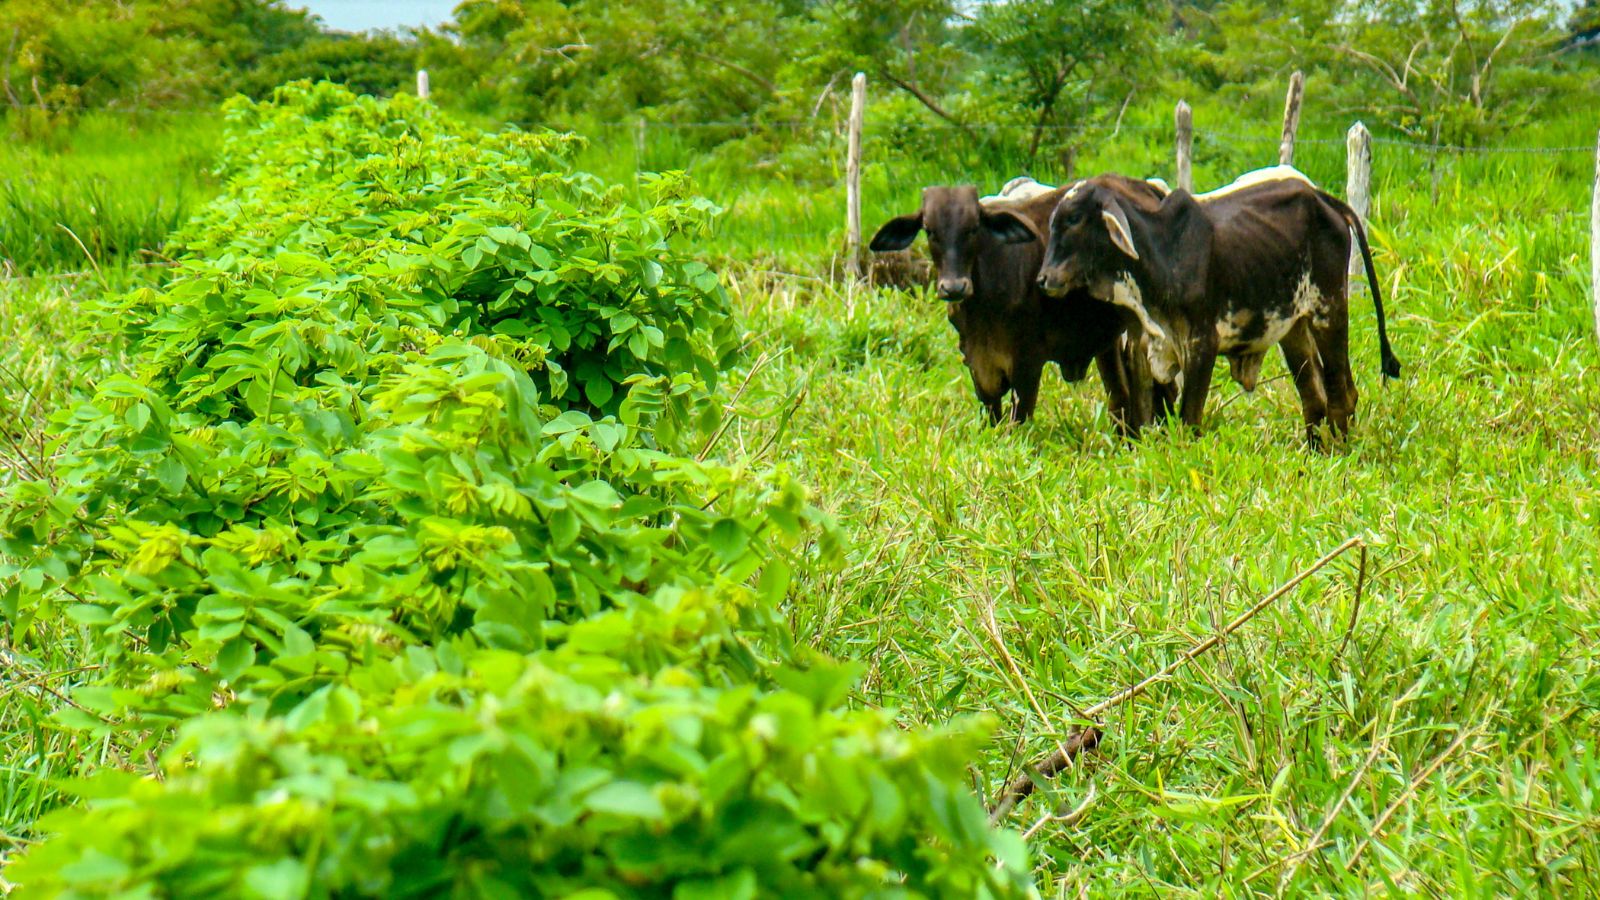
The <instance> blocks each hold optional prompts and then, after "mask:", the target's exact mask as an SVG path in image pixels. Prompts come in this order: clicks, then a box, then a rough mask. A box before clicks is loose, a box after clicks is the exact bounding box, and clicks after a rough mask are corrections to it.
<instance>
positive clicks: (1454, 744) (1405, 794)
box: [1344, 728, 1474, 872]
mask: <svg viewBox="0 0 1600 900" xmlns="http://www.w3.org/2000/svg"><path fill="white" fill-rule="evenodd" d="M1473 732H1474V729H1470V728H1463V729H1461V733H1460V734H1457V735H1456V739H1455V740H1453V741H1451V742H1450V746H1448V747H1446V748H1444V752H1443V753H1440V754H1439V755H1438V756H1435V757H1434V758H1433V762H1430V763H1428V765H1427V767H1426V768H1424V769H1423V770H1422V771H1421V772H1420V773H1418V774H1417V777H1415V778H1413V779H1411V783H1410V784H1407V785H1406V789H1405V790H1403V791H1401V792H1400V796H1399V797H1396V798H1395V800H1394V802H1393V803H1391V804H1389V805H1388V806H1387V807H1385V808H1384V810H1383V812H1382V813H1380V814H1379V815H1378V819H1377V821H1375V822H1373V823H1372V829H1371V830H1370V831H1368V832H1367V836H1366V837H1364V838H1362V839H1361V843H1360V844H1358V845H1357V846H1356V851H1355V852H1354V853H1352V854H1350V859H1349V861H1348V862H1346V863H1345V864H1344V870H1345V871H1346V872H1348V871H1350V870H1351V869H1353V868H1355V864H1356V862H1357V861H1359V860H1360V859H1361V854H1362V853H1363V852H1364V851H1365V850H1366V849H1367V848H1368V847H1370V846H1372V842H1373V841H1375V840H1377V839H1378V835H1379V834H1380V833H1381V832H1382V831H1383V826H1385V825H1387V824H1389V819H1390V818H1392V817H1393V816H1394V814H1395V813H1396V812H1398V811H1399V809H1400V807H1402V806H1405V805H1406V801H1408V800H1410V799H1411V797H1412V795H1413V794H1415V793H1416V792H1417V788H1419V787H1421V786H1422V784H1423V782H1425V781H1427V780H1428V779H1429V778H1432V777H1433V773H1434V772H1437V771H1439V767H1440V766H1442V765H1444V762H1445V760H1447V759H1449V758H1450V757H1451V756H1452V755H1453V754H1454V753H1455V752H1456V751H1457V750H1459V749H1461V745H1462V744H1464V743H1466V740H1467V738H1468V737H1470V736H1471V735H1472V734H1473Z"/></svg>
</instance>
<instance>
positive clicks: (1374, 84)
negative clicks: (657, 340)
mask: <svg viewBox="0 0 1600 900" xmlns="http://www.w3.org/2000/svg"><path fill="white" fill-rule="evenodd" d="M0 53H3V56H0V80H3V94H4V96H3V98H0V100H3V101H4V103H5V104H8V105H9V106H10V107H12V108H14V109H21V108H24V107H35V108H38V107H43V108H47V109H52V110H56V111H71V110H77V109H86V108H96V107H115V106H131V107H144V106H163V105H174V104H182V103H195V102H200V101H209V100H212V99H215V98H218V97H221V96H226V95H229V94H232V93H235V92H242V93H245V94H247V95H250V96H253V97H262V96H265V95H266V94H267V93H268V92H270V90H271V89H272V88H273V87H274V86H276V85H278V84H280V83H283V82H286V81H290V80H294V79H299V78H311V79H326V80H331V81H336V82H339V83H342V84H345V85H347V86H349V87H351V88H352V89H353V90H356V91H358V92H362V93H371V94H376V95H386V94H391V93H394V92H396V91H400V90H409V89H410V88H409V85H410V84H411V78H412V73H413V71H414V70H415V69H416V68H418V67H427V68H428V69H430V70H431V71H432V72H433V74H434V83H435V85H437V86H438V88H439V95H440V99H441V101H442V102H444V103H446V104H449V105H454V106H458V107H461V108H464V109H467V110H470V111H472V112H475V113H479V114H484V115H488V116H492V117H495V118H500V119H508V120H511V121H516V122H520V123H523V124H530V125H531V124H563V125H571V124H576V125H582V124H584V123H585V122H592V121H596V120H606V121H616V120H627V119H633V118H643V119H646V120H656V121H672V122H694V123H716V122H725V121H730V120H731V121H741V122H742V121H760V122H768V123H772V122H790V121H796V120H809V119H813V118H815V117H817V116H819V115H822V114H824V113H833V112H836V111H837V110H838V108H839V106H840V105H841V102H842V100H843V98H844V95H845V94H846V93H847V81H848V76H849V75H850V73H852V72H855V71H865V72H867V73H869V75H870V76H871V77H872V78H873V81H874V84H875V85H877V87H876V88H875V92H874V100H875V104H876V107H877V108H876V109H875V111H874V119H875V121H876V122H878V123H880V124H881V125H888V126H893V125H894V124H895V123H897V122H905V123H922V124H929V123H937V124H938V125H939V127H941V128H945V129H948V130H950V131H951V132H953V133H954V134H956V135H958V136H964V137H966V138H974V137H978V136H979V135H978V132H980V131H982V130H985V129H987V130H989V131H990V132H993V131H995V129H996V126H999V130H1000V131H1001V132H1003V133H1004V134H1005V135H1006V140H1008V141H1010V142H1011V143H1012V144H1013V145H1014V146H1015V147H1017V148H1019V149H1021V150H1023V151H1024V152H1026V153H1027V154H1028V155H1029V156H1030V157H1036V156H1037V155H1038V154H1040V153H1045V152H1057V151H1059V150H1061V149H1062V148H1065V147H1070V146H1072V145H1073V144H1074V143H1075V142H1078V141H1081V140H1082V137H1083V135H1084V134H1085V133H1087V132H1090V131H1093V130H1094V129H1096V128H1106V127H1111V126H1112V125H1114V123H1115V122H1117V121H1118V120H1119V118H1120V116H1121V115H1122V114H1123V112H1124V111H1125V110H1126V109H1127V108H1128V106H1129V104H1130V103H1131V102H1132V103H1137V102H1138V101H1140V100H1141V99H1145V98H1150V97H1153V96H1155V95H1157V94H1161V95H1171V94H1173V93H1177V92H1182V93H1185V94H1188V95H1191V96H1203V97H1207V98H1218V99H1220V100H1222V101H1224V102H1227V103H1229V104H1231V105H1234V106H1241V105H1242V106H1245V107H1249V108H1251V111H1252V112H1256V111H1258V110H1256V109H1255V106H1259V107H1260V108H1261V109H1260V110H1259V111H1265V110H1266V107H1267V106H1268V105H1270V104H1272V103H1276V102H1279V98H1280V97H1281V92H1282V81H1283V78H1284V76H1285V75H1286V74H1287V73H1288V72H1289V71H1290V70H1292V69H1296V68H1298V69H1302V70H1304V71H1305V72H1306V73H1307V75H1308V77H1310V78H1312V79H1314V82H1315V83H1316V84H1317V86H1318V87H1317V96H1318V103H1319V104H1320V105H1321V106H1322V108H1324V109H1327V110H1330V111H1335V112H1338V113H1340V114H1341V115H1342V116H1345V117H1361V118H1363V119H1365V120H1367V121H1368V122H1369V124H1372V125H1374V126H1376V127H1377V128H1379V129H1388V130H1390V131H1392V132H1395V133H1397V134H1400V135H1404V136H1408V137H1412V138H1415V139H1419V140H1431V141H1444V142H1450V143H1477V142H1481V141H1485V140H1491V139H1495V138H1498V137H1501V136H1503V135H1505V134H1507V133H1509V132H1511V131H1512V130H1514V129H1516V128H1517V127H1518V126H1519V125H1521V124H1523V123H1526V122H1527V121H1529V120H1530V119H1531V118H1533V117H1535V116H1537V115H1538V114H1539V112H1540V111H1541V109H1548V108H1552V106H1553V105H1555V104H1560V103H1561V102H1562V101H1563V100H1564V99H1570V100H1574V101H1576V100H1578V99H1579V98H1582V97H1584V96H1586V95H1587V94H1588V93H1589V92H1590V91H1592V89H1593V88H1594V86H1595V83H1596V80H1597V79H1596V73H1597V71H1600V65H1597V62H1600V2H1597V0H1586V2H1584V3H1582V4H1581V5H1578V6H1576V7H1574V6H1573V5H1572V4H1570V3H1569V2H1567V0H1421V2H1417V0H1283V2H1277V0H1274V2H1267V0H1221V2H1219V0H1082V2H1079V0H1010V2H1005V3H990V2H974V0H749V2H744V3H739V4H723V3H713V2H709V0H464V2H462V3H460V4H459V5H458V6H457V8H456V13H455V22H454V23H452V24H450V25H448V26H446V27H445V28H444V29H443V30H442V31H440V32H432V31H427V30H421V31H415V32H412V31H408V32H406V33H404V34H399V35H395V34H383V33H375V34H367V35H346V34H333V33H328V32H325V31H324V30H323V29H322V28H321V27H320V23H319V22H318V21H317V20H316V19H315V18H314V17H310V16H308V15H307V14H306V13H305V12H303V11H298V10H291V9H287V8H285V6H284V5H283V3H282V0H173V2H163V0H84V2H81V3H74V4H68V5H64V4H61V3H59V2H56V0H7V2H6V3H5V4H4V5H3V6H0ZM706 140H707V141H710V142H715V141H717V140H719V137H718V136H717V135H716V134H712V135H708V136H707V137H706Z"/></svg>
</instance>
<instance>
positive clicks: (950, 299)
mask: <svg viewBox="0 0 1600 900" xmlns="http://www.w3.org/2000/svg"><path fill="white" fill-rule="evenodd" d="M971 296H972V279H971V278H941V279H939V299H940V300H943V301H945V302H946V303H955V302H957V301H959V300H965V299H967V298H968V297H971Z"/></svg>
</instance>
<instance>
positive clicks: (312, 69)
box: [0, 0, 418, 119]
mask: <svg viewBox="0 0 1600 900" xmlns="http://www.w3.org/2000/svg"><path fill="white" fill-rule="evenodd" d="M417 50H418V45H417V43H416V41H415V40H414V39H412V38H411V37H410V36H398V35H393V34H384V33H373V34H362V35H352V34H343V33H336V32H328V31H325V30H324V29H323V28H322V26H321V23H320V22H319V21H318V20H317V19H316V18H315V17H313V16H310V15H309V14H307V13H306V12H305V11H304V10H298V9H288V8H285V7H284V6H283V4H282V3H281V2H280V0H76V2H72V3H61V2H59V0H5V2H4V3H0V108H4V109H7V110H8V111H9V113H10V114H11V115H12V116H16V117H31V118H33V119H38V118H41V117H49V116H57V117H59V116H71V115H73V114H74V113H77V112H81V111H84V110H90V109H148V108H158V107H172V106H193V105H197V104H202V103H212V102H215V101H216V100H219V99H221V98H224V97H227V96H230V95H232V94H235V93H243V94H247V95H249V96H252V97H261V96H264V95H266V94H268V93H270V92H271V91H272V89H273V88H274V87H276V86H277V85H279V84H282V83H284V82H286V81H292V80H295V79H299V78H312V79H319V80H320V79H325V80H330V81H337V82H340V83H342V84H346V85H348V86H349V87H351V88H352V89H354V90H357V91H360V92H363V93H370V94H390V93H393V92H394V91H395V90H396V89H397V88H399V87H400V86H401V85H403V84H408V83H409V82H410V79H411V77H412V72H413V70H414V68H415V65H416V58H417Z"/></svg>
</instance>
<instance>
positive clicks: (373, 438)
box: [0, 84, 1025, 897]
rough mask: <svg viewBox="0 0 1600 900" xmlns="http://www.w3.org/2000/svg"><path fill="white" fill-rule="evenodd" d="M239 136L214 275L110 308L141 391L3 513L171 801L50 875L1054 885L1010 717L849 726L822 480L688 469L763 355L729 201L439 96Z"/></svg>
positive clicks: (105, 701) (18, 585)
mask: <svg viewBox="0 0 1600 900" xmlns="http://www.w3.org/2000/svg"><path fill="white" fill-rule="evenodd" d="M230 116H231V118H232V121H233V124H234V126H235V131H234V133H233V134H232V135H231V136H230V138H229V140H228V143H227V146H226V152H225V157H226V165H227V167H228V169H229V171H230V172H231V176H232V177H231V180H230V181H229V183H228V186H227V189H226V191H225V193H224V195H223V196H222V197H221V198H220V199H219V200H217V201H216V202H215V203H213V204H212V205H211V206H210V207H209V208H208V209H207V210H206V211H205V212H203V213H202V214H201V215H200V216H199V217H197V218H196V219H195V220H194V221H193V222H191V223H190V225H189V226H187V228H186V229H185V230H184V232H183V233H182V234H180V235H179V236H178V238H177V242H178V244H179V245H180V246H182V247H184V248H185V249H186V256H185V257H184V259H183V262H182V264H181V266H180V268H179V269H178V271H177V273H176V275H175V277H174V278H173V279H172V280H171V282H170V283H169V284H167V285H166V286H165V287H163V288H161V289H145V290H141V291H136V292H133V293H131V294H128V295H126V296H125V297H122V298H119V299H117V300H114V301H111V302H108V303H107V304H106V305H105V306H104V308H103V310H102V312H103V316H102V317H101V318H102V321H103V324H104V326H105V327H106V328H108V329H112V330H114V331H115V332H116V333H117V334H118V335H119V336H120V338H122V339H123V340H124V341H125V342H126V345H127V346H128V347H129V348H130V353H129V355H130V359H131V360H132V362H133V367H132V369H133V370H132V372H131V373H130V374H128V375H121V376H115V377H111V378H108V379H106V380H105V381H103V382H102V383H101V384H100V385H99V386H98V388H97V389H96V391H95V393H94V396H93V397H91V398H89V399H87V400H85V401H84V402H82V403H80V404H78V405H76V406H75V407H73V408H71V409H69V410H67V411H65V412H63V413H61V414H59V415H58V417H57V419H56V428H57V431H58V440H59V441H60V446H61V454H60V457H59V459H58V461H57V465H56V469H55V472H54V475H53V478H52V479H50V480H49V481H35V482H23V483H20V484H18V485H16V486H15V487H14V488H13V489H12V490H11V491H9V493H8V496H7V498H6V501H5V503H4V504H3V507H0V522H3V527H4V533H5V536H4V538H3V543H0V549H3V551H4V552H5V553H6V554H7V555H8V556H10V557H12V558H15V559H18V560H21V562H20V563H18V564H16V565H12V566H9V567H8V568H7V569H5V570H0V575H3V574H10V575H13V576H14V577H13V579H12V580H11V584H10V586H9V588H8V590H7V592H6V594H5V595H4V598H3V599H4V611H5V613H6V615H7V617H8V619H10V620H11V622H12V626H13V628H14V630H15V631H16V632H18V633H19V634H21V635H23V636H25V635H26V634H27V633H28V630H29V626H30V624H31V623H32V622H34V621H37V620H40V619H45V620H49V621H51V622H58V621H60V620H61V618H62V617H65V618H66V619H68V620H71V621H73V622H76V623H77V624H79V625H80V626H82V628H83V631H84V633H85V635H86V639H87V640H88V641H89V643H90V647H91V651H92V655H93V656H95V657H96V658H97V660H96V661H97V662H98V663H99V664H100V665H101V666H102V667H103V668H102V669H101V670H100V677H99V680H98V682H97V683H96V684H93V685H88V686H84V687H81V688H79V689H78V690H77V691H76V692H75V694H74V700H75V705H73V706H67V707H64V708H62V709H61V710H60V712H59V714H58V718H59V719H60V721H61V723H62V724H63V725H64V726H66V727H69V728H74V729H79V730H82V731H83V732H84V733H85V734H87V735H89V736H93V737H95V738H99V739H102V740H105V741H108V742H110V743H111V744H112V745H114V746H117V747H118V748H120V750H121V752H122V753H123V755H124V756H125V757H126V758H128V759H144V758H146V756H147V755H148V754H150V753H159V754H160V757H159V758H160V763H161V767H160V771H161V773H162V775H163V778H162V779H161V780H148V779H144V778H142V777H140V776H138V775H136V774H134V772H133V771H131V769H132V767H131V766H129V767H124V768H122V769H118V770H110V771H104V772H101V773H99V774H97V775H96V776H95V777H94V778H92V779H90V780H88V781H87V782H85V783H84V784H83V786H82V787H81V788H80V791H81V793H82V796H83V798H84V801H85V805H84V806H80V807H78V808H75V809H69V810H66V811H63V812H61V813H59V814H57V815H55V816H54V817H52V818H50V819H48V820H47V821H44V822H42V823H40V826H39V827H40V829H41V830H43V831H45V832H48V833H53V834H54V835H55V837H53V838H52V839H50V840H48V841H46V842H44V843H43V844H41V845H39V846H38V847H36V848H35V849H33V850H31V851H30V852H29V853H28V855H27V856H26V857H25V858H24V860H23V861H22V862H21V863H18V864H17V865H15V866H14V867H13V870H12V871H9V872H8V874H7V877H8V878H9V879H11V880H13V881H16V882H19V883H21V884H22V885H23V886H24V887H25V888H37V889H39V890H41V891H42V892H45V893H50V892H56V891H85V892H116V893H122V892H141V891H143V892H153V893H163V894H164V893H179V894H190V893H198V892H201V891H219V890H220V891H225V892H228V893H245V894H255V895H261V896H296V895H301V894H305V893H307V892H312V893H382V894H420V893H432V892H437V891H439V890H450V891H453V892H463V893H494V894H497V895H508V894H518V895H529V894H531V895H537V896H556V895H566V894H569V893H571V892H573V891H577V890H580V889H584V888H595V889H598V890H600V891H602V892H610V893H600V894H595V896H609V895H613V894H614V895H638V896H668V895H671V896H680V897H693V896H739V895H745V896H749V895H752V892H753V891H754V890H755V889H756V887H757V886H758V885H759V886H760V887H761V889H762V891H763V892H764V893H775V894H779V895H790V896H815V895H828V896H875V895H883V896H889V895H902V896H919V895H937V896H963V897H967V896H981V895H1005V894H1009V893H1013V892H1017V891H1021V890H1022V889H1023V885H1025V876H1024V872H1025V868H1024V867H1023V865H1022V860H1021V859H1020V857H1021V856H1022V855H1023V854H1022V853H1021V850H1020V844H1019V843H1018V842H1017V841H1016V840H1015V838H1014V837H1010V836H1006V835H1002V834H998V833H995V832H992V831H991V830H990V829H989V828H988V826H987V824H986V823H985V820H984V816H983V813H982V810H981V808H980V807H979V805H978V804H977V802H976V799H975V798H974V797H972V796H971V794H970V793H968V792H967V791H966V790H965V789H963V788H961V787H959V786H958V785H959V781H958V779H959V777H960V772H961V764H962V762H963V760H964V759H967V758H970V752H969V751H970V748H971V744H972V742H971V738H972V737H973V736H974V733H973V731H972V730H971V728H970V727H964V728H963V729H961V730H958V731H957V732H955V733H952V734H951V735H944V736H918V735H908V734H902V733H900V732H898V731H897V730H896V729H895V728H894V726H893V724H892V721H891V720H890V719H889V718H888V717H887V716H886V715H885V714H882V713H852V712H846V711H842V710H841V704H842V703H843V701H844V699H845V695H846V694H847V692H848V690H849V688H850V685H851V684H852V681H853V675H854V670H853V669H851V668H848V667H846V668H840V667H836V666H834V665H832V664H830V663H827V662H825V661H820V660H814V659H810V658H809V657H808V656H807V655H806V654H803V653H799V652H797V651H796V650H795V648H794V647H793V646H792V643H791V641H790V640H789V638H788V636H787V631H786V628H785V627H784V625H783V623H782V618H781V616H780V615H779V611H778V603H779V602H780V601H781V600H782V598H783V596H784V593H785V590H786V587H787V583H788V579H789V572H790V571H791V569H792V567H793V564H794V563H795V562H796V561H797V560H798V557H799V555H801V554H813V553H823V554H827V553H830V552H831V550H830V542H831V534H832V532H831V531H830V529H829V528H828V527H827V525H826V523H825V522H824V521H823V519H822V517H821V515H820V513H818V512H817V511H816V510H815V509H814V508H813V507H811V506H810V505H808V504H807V502H806V500H805V493H804V491H803V489H802V488H801V487H800V486H799V485H798V484H797V483H795V482H794V481H793V480H791V479H790V478H789V477H788V476H787V475H785V474H784V473H783V472H782V471H767V472H751V471H747V470H745V469H744V468H743V467H740V466H729V465H721V464H715V463H709V462H703V461H700V460H698V459H696V458H695V456H692V455H690V448H691V445H692V444H693V445H698V444H700V443H701V440H700V437H699V436H700V435H702V434H704V428H705V427H706V426H708V425H710V424H713V423H714V421H715V417H716V415H717V410H718V409H719V407H720V403H718V402H716V401H715V400H714V399H713V391H714V390H715V382H716V378H717V374H718V372H719V371H720V370H721V369H722V368H723V367H724V366H725V365H726V364H727V362H728V359H729V356H730V354H731V353H732V352H733V351H734V349H735V339H736V337H737V333H736V329H735V327H734V323H733V321H732V319H731V315H730V310H729V306H728V301H727V298H726V295H725V294H724V292H723V290H722V288H721V286H720V284H719V282H718V279H717V277H716V275H715V274H714V273H712V272H710V271H709V270H708V269H707V268H706V267H705V266H704V265H703V264H701V263H698V262H696V261H695V260H694V259H692V258H691V257H690V256H688V255H687V254H686V253H685V252H683V250H682V249H681V248H680V247H679V244H681V243H682V241H679V240H676V239H677V238H680V237H685V238H692V237H694V236H697V235H698V234H700V233H702V232H703V230H704V229H705V228H706V227H707V226H708V225H709V223H710V220H711V217H712V214H713V213H714V209H713V208H712V207H711V206H710V205H709V204H707V203H706V202H705V201H703V200H699V199H696V198H693V197H691V196H690V195H689V194H688V188H687V184H686V183H685V182H684V181H683V179H682V178H681V177H680V176H670V175H669V176H660V177H654V178H652V179H651V180H650V181H648V182H647V183H646V184H644V185H642V187H641V193H642V195H643V196H646V197H648V198H650V202H649V203H648V204H647V205H645V206H643V207H634V206H630V205H628V204H627V203H626V202H624V199H623V198H624V195H625V193H624V191H622V190H621V189H618V188H611V187H607V186H605V185H602V184H600V183H599V182H598V181H597V180H595V179H594V178H592V177H589V176H586V175H583V174H581V173H576V172H573V171H571V170H570V168H569V167H568V165H567V163H566V155H567V154H568V152H569V151H570V149H571V147H572V146H573V141H572V139H570V138H567V137H562V136H557V135H549V134H540V135H533V134H521V133H511V134H504V135H472V134H466V133H463V132H462V131H461V130H460V129H459V128H458V127H456V126H455V125H453V124H452V123H450V122H449V121H447V120H445V119H443V118H442V117H440V116H438V115H437V114H436V113H434V112H433V111H431V110H430V109H429V108H428V107H427V106H426V105H423V104H420V103H418V102H417V101H415V100H411V99H408V98H404V97H402V98H396V99H395V100H393V101H387V102H382V101H375V100H372V99H371V98H359V99H358V98H356V97H355V96H353V95H352V94H350V93H349V92H348V91H347V90H345V89H343V88H339V87H336V86H332V85H327V84H322V85H317V86H315V87H311V86H305V85H302V86H295V87H290V88H287V89H284V90H282V91H280V92H279V94H278V95H277V97H276V99H275V100H274V101H273V102H271V103H266V104H260V105H254V104H250V103H248V102H245V101H236V102H234V103H233V104H232V105H231V106H230ZM698 455H704V454H703V453H702V454H698ZM174 735H176V739H175V740H174ZM996 857H998V858H1000V859H1001V860H1003V861H1002V862H1001V864H1000V865H999V866H998V867H997V866H996V863H995V859H996Z"/></svg>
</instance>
